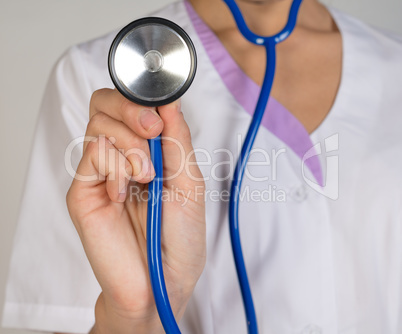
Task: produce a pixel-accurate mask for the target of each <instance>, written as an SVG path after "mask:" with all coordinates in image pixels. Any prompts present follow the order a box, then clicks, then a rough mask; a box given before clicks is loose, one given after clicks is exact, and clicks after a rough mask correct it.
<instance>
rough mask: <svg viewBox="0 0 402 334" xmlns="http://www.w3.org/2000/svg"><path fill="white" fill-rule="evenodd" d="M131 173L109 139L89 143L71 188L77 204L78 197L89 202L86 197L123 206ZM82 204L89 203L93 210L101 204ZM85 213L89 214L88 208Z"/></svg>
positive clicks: (125, 160)
mask: <svg viewBox="0 0 402 334" xmlns="http://www.w3.org/2000/svg"><path fill="white" fill-rule="evenodd" d="M132 172H133V170H132V167H131V164H130V162H129V161H128V160H127V159H126V157H125V156H124V155H123V154H122V153H121V152H119V150H117V148H116V147H115V146H114V145H113V144H112V143H111V142H110V141H109V140H108V139H106V138H105V137H103V136H101V137H98V138H96V139H95V140H93V141H91V142H90V143H88V145H87V148H86V150H85V152H84V154H83V157H82V159H81V161H80V164H79V165H78V168H77V173H76V175H75V177H74V181H73V184H72V187H71V188H72V189H73V191H76V196H77V198H78V201H77V202H78V203H79V202H81V201H80V200H79V198H80V197H83V198H82V199H88V198H87V197H88V196H96V197H98V198H102V196H103V199H104V200H108V199H109V200H111V201H113V202H124V201H125V199H126V193H127V185H128V182H129V180H130V178H131V177H132ZM102 184H104V187H102ZM77 189H78V191H77ZM106 197H107V198H106ZM82 202H83V203H84V202H85V203H86V205H89V204H88V203H91V205H93V206H94V208H93V209H95V207H96V206H98V205H100V204H101V203H96V202H91V201H89V200H86V201H82ZM85 211H87V212H91V208H89V207H86V208H85Z"/></svg>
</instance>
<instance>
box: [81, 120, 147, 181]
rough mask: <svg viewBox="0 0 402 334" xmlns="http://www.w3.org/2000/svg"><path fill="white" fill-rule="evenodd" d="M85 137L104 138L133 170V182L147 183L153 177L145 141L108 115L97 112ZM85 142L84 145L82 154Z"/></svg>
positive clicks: (89, 124)
mask: <svg viewBox="0 0 402 334" xmlns="http://www.w3.org/2000/svg"><path fill="white" fill-rule="evenodd" d="M86 135H87V136H91V137H98V136H99V135H103V136H105V137H106V138H107V139H109V141H111V143H112V144H113V145H114V146H115V147H116V148H117V149H118V150H119V152H120V153H122V154H124V156H125V157H126V158H127V160H128V161H129V162H130V164H131V167H132V169H133V178H132V179H133V180H134V181H137V182H140V183H148V182H150V181H151V180H152V178H153V177H154V175H155V171H154V169H153V166H152V163H151V160H150V154H149V145H148V142H147V140H146V139H144V138H141V137H139V136H138V135H137V134H135V133H134V132H133V131H132V130H131V129H129V128H128V127H127V126H126V125H125V124H124V123H122V122H120V121H117V120H115V119H114V118H112V117H110V116H109V115H107V114H105V113H103V112H98V113H96V114H95V115H94V116H93V117H92V118H91V120H90V121H89V123H88V127H87V133H86ZM87 144H88V143H87V142H85V143H84V152H85V150H86V146H87Z"/></svg>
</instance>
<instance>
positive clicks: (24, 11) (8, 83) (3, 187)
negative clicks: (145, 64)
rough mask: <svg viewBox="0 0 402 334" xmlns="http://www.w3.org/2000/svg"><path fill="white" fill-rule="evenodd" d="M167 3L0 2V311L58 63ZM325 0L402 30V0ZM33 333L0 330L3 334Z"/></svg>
mask: <svg viewBox="0 0 402 334" xmlns="http://www.w3.org/2000/svg"><path fill="white" fill-rule="evenodd" d="M217 1H219V0H217ZM170 2H173V1H172V0H149V1H136V0H115V1H113V2H112V1H107V0H69V1H61V0H35V1H32V0H14V1H5V0H0V50H1V51H0V143H1V144H0V145H1V151H0V152H1V155H0V156H1V161H0V162H1V163H0V314H1V313H2V310H3V300H4V289H5V282H6V278H7V271H8V263H9V257H10V254H11V246H12V239H13V235H14V232H15V227H16V224H15V223H16V219H17V215H18V207H19V203H20V199H21V195H22V191H23V184H24V178H25V174H26V170H27V163H28V159H29V152H30V147H31V141H32V138H33V133H34V128H35V122H36V118H37V114H38V109H39V105H40V101H41V98H42V94H43V90H44V86H45V84H46V80H47V77H48V75H49V73H50V70H51V68H52V66H53V64H54V63H55V62H56V60H57V59H58V57H59V56H60V55H61V54H62V53H63V51H64V50H66V48H68V47H69V46H71V45H73V44H76V43H79V42H83V41H86V40H89V39H91V38H94V37H97V36H100V35H102V34H104V33H107V32H108V31H110V30H112V29H116V28H119V27H121V26H123V25H125V24H127V23H129V22H130V21H131V20H132V19H133V18H136V17H138V16H141V15H145V14H146V13H149V12H150V11H152V10H154V9H157V8H159V7H161V6H163V5H164V4H167V3H170ZM323 2H324V3H327V4H330V5H332V6H334V7H337V8H340V9H342V10H344V11H346V12H349V13H351V14H353V15H355V16H357V17H359V18H361V19H362V20H364V21H366V22H369V23H371V24H373V25H376V26H378V27H381V28H384V29H387V30H391V31H394V32H397V33H400V34H402V20H401V19H400V17H401V14H402V2H401V1H400V0H382V1H378V0H325V1H323ZM401 61H402V60H401ZM28 333H33V332H30V331H23V330H11V329H4V328H0V334H28Z"/></svg>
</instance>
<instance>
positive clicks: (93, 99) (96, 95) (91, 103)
mask: <svg viewBox="0 0 402 334" xmlns="http://www.w3.org/2000/svg"><path fill="white" fill-rule="evenodd" d="M105 90H106V88H102V89H98V90H96V91H94V92H93V93H92V95H91V100H90V101H89V106H90V109H93V108H95V107H96V105H97V100H98V99H99V97H100V96H101V95H103V94H104V93H105Z"/></svg>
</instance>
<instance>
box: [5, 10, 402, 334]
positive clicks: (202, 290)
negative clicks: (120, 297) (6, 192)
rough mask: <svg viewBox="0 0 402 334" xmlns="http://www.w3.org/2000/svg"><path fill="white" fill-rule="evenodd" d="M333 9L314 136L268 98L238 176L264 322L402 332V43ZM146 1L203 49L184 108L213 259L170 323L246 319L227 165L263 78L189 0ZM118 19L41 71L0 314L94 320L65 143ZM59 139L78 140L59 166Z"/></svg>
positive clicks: (231, 326)
mask: <svg viewBox="0 0 402 334" xmlns="http://www.w3.org/2000/svg"><path fill="white" fill-rule="evenodd" d="M330 10H331V13H332V15H333V17H334V19H335V21H336V23H337V24H338V26H339V29H340V31H341V33H342V38H343V48H344V50H343V52H344V55H343V70H342V80H341V84H340V87H339V92H338V95H337V98H336V101H335V103H334V106H333V107H332V109H331V111H330V113H329V115H328V116H327V118H326V119H325V120H324V121H323V123H322V124H321V125H320V126H319V128H318V129H317V130H315V131H314V133H312V134H311V135H309V134H308V133H307V132H306V131H305V130H304V128H303V126H302V125H301V124H300V123H299V122H298V121H297V120H296V119H295V118H294V117H293V116H292V114H291V113H290V112H289V111H287V110H286V109H285V108H284V107H283V106H281V105H280V104H279V103H278V102H276V101H275V100H274V99H271V100H270V103H269V106H268V109H267V113H266V116H265V117H264V120H263V125H262V126H261V129H260V131H259V133H258V136H257V140H256V143H255V148H256V151H254V153H253V154H252V155H251V159H250V160H251V163H250V165H249V168H248V175H246V178H245V180H244V182H243V193H242V194H243V197H242V203H241V207H240V224H241V239H242V245H243V251H244V254H245V261H246V264H247V270H248V274H249V278H250V282H251V286H252V291H253V296H254V303H255V308H256V312H257V317H258V322H259V328H260V332H261V333H267V334H268V333H270V334H296V333H297V334H298V333H301V334H306V333H325V334H335V333H342V334H400V333H402V213H401V204H402V201H401V199H402V177H401V174H400V173H401V170H402V136H401V135H400V133H401V130H400V129H401V127H402V94H401V90H402V43H401V41H400V40H398V39H397V38H396V37H394V36H391V35H389V34H384V33H382V32H380V31H378V30H375V29H373V28H371V27H369V26H367V25H365V24H363V23H361V22H359V21H357V20H355V19H353V18H351V17H349V16H348V15H345V14H343V13H340V12H338V11H337V10H335V9H330ZM155 15H156V16H160V17H165V18H168V19H170V20H172V21H175V22H176V23H178V24H179V25H180V26H182V27H183V28H184V29H185V30H186V31H187V32H188V34H189V35H190V36H191V38H192V39H193V41H194V44H195V47H196V49H197V53H198V72H197V75H196V78H195V80H194V83H193V85H192V86H191V87H190V89H189V91H188V92H187V93H186V94H185V96H184V97H183V100H182V108H183V112H184V114H185V118H186V120H187V122H188V124H189V126H190V129H191V132H192V138H193V145H194V147H195V149H196V150H197V158H198V161H199V162H200V165H201V170H202V172H203V174H204V176H205V177H206V178H207V180H206V184H207V248H208V249H207V251H208V260H207V264H206V268H205V270H204V272H203V274H202V276H201V278H200V280H199V282H198V284H197V287H196V289H195V292H194V295H193V297H192V299H191V301H190V303H189V305H188V308H187V310H186V313H185V315H184V317H183V319H182V321H181V323H180V326H181V328H182V331H183V333H194V334H198V333H206V334H212V333H218V334H226V333H228V334H229V333H230V334H237V333H246V324H245V318H244V311H243V305H242V301H241V296H240V291H239V287H238V282H237V278H236V274H235V267H234V263H233V259H232V254H231V249H230V241H229V232H228V222H227V210H228V208H227V206H228V205H227V199H228V196H227V190H228V189H229V186H230V180H229V179H228V177H227V176H228V175H231V171H232V169H233V163H232V161H233V160H235V159H236V157H237V155H238V151H239V146H240V144H239V143H241V142H242V140H243V138H244V134H245V133H246V131H247V128H248V124H249V122H250V119H251V116H250V114H251V113H252V112H253V108H254V105H255V102H256V99H257V97H258V90H259V88H258V87H257V86H256V84H254V83H253V82H252V81H251V80H250V79H249V78H247V77H246V76H245V75H244V73H242V72H241V70H240V69H239V68H238V67H237V65H236V63H235V62H234V61H233V60H232V59H231V58H230V56H229V55H228V53H227V52H226V51H225V49H224V48H223V47H222V45H221V44H220V43H219V41H218V40H217V38H216V37H215V36H214V35H213V33H212V32H211V31H210V30H209V29H208V27H207V26H206V25H205V24H204V23H203V22H202V21H201V20H200V18H199V17H197V15H196V14H195V12H194V11H193V10H192V8H191V6H190V5H189V4H188V3H183V2H178V3H175V4H172V5H169V6H168V7H166V8H165V9H163V10H161V11H159V12H158V13H155ZM115 34H116V32H113V33H112V34H109V35H107V36H105V37H102V38H99V39H97V40H94V41H91V42H89V43H85V44H82V45H79V46H75V47H73V48H71V49H70V50H68V52H67V53H66V54H65V55H64V56H63V57H62V58H61V59H60V61H59V62H58V64H57V65H56V67H55V68H54V71H53V73H52V75H51V77H50V80H49V84H48V87H47V91H46V95H45V98H44V101H43V105H42V109H41V113H40V118H39V122H38V126H37V130H36V135H35V141H34V145H33V151H32V156H31V161H30V167H29V172H28V177H27V181H26V186H25V192H24V198H23V201H22V205H21V211H20V216H19V221H18V228H17V232H16V237H15V242H14V249H13V254H12V259H11V267H10V273H9V278H8V284H7V296H6V302H5V307H4V315H3V325H4V326H9V327H23V328H31V329H37V330H44V331H58V332H74V333H86V332H88V331H89V329H90V328H91V326H92V325H93V323H94V304H95V301H96V298H97V296H98V294H99V292H100V288H99V285H98V283H97V281H96V279H95V277H94V275H93V273H92V271H91V268H90V266H89V264H88V261H87V259H86V257H85V254H84V251H83V248H82V245H81V243H80V240H79V238H78V236H77V233H76V231H75V229H74V227H73V225H72V223H71V221H70V218H69V215H68V212H67V209H66V205H65V194H66V192H67V190H68V188H69V185H70V184H71V181H72V176H71V175H70V174H72V172H71V168H74V166H76V165H77V163H78V161H79V159H80V156H81V154H82V151H81V145H80V144H77V145H76V146H75V144H72V145H70V146H69V144H70V143H72V142H73V140H74V139H76V138H79V137H81V136H83V135H84V133H85V129H86V124H87V122H88V103H89V99H90V96H91V94H92V92H93V91H94V90H96V89H99V88H103V87H112V83H111V80H110V79H109V75H108V72H107V65H106V64H107V61H106V60H107V53H108V48H109V46H110V44H111V42H112V39H113V37H114V36H115ZM78 141H79V140H78ZM78 141H77V143H78ZM74 143H75V142H74ZM68 147H69V148H71V147H75V149H74V150H72V154H71V159H68V163H67V167H66V163H65V152H66V149H67V148H68ZM306 154H307V155H306ZM232 159H233V160H232ZM70 163H71V166H70ZM69 172H70V174H69ZM257 177H258V178H262V179H263V180H256V179H255V178H257Z"/></svg>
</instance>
